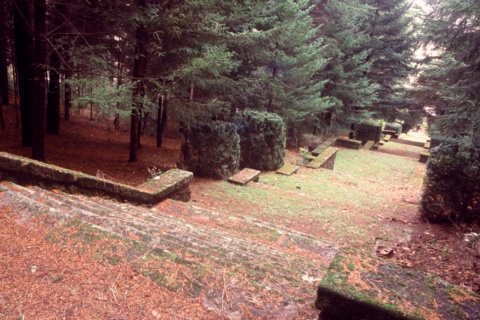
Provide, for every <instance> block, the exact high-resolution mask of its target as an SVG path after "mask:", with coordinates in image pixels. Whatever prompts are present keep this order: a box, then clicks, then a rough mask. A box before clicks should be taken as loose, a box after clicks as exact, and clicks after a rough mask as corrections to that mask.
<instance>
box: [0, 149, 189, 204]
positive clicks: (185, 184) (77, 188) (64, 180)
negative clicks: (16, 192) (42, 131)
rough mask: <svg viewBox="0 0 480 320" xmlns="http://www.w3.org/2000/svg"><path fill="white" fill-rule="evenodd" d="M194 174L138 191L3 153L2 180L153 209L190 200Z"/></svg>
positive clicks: (170, 175)
mask: <svg viewBox="0 0 480 320" xmlns="http://www.w3.org/2000/svg"><path fill="white" fill-rule="evenodd" d="M192 178H193V174H192V173H191V172H188V171H183V170H178V169H172V170H169V171H167V172H165V173H163V174H161V175H160V176H158V177H157V178H155V179H152V180H149V181H147V182H145V183H143V184H141V185H140V186H138V187H132V186H128V185H125V184H121V183H117V182H113V181H110V180H106V179H102V178H98V177H95V176H91V175H88V174H84V173H81V172H78V171H74V170H69V169H65V168H61V167H58V166H54V165H51V164H48V163H44V162H40V161H35V160H32V159H29V158H24V157H20V156H16V155H12V154H9V153H6V152H0V180H10V181H14V182H15V183H18V184H22V185H38V186H41V187H43V188H46V189H61V190H64V191H66V192H71V193H82V194H88V195H100V196H107V197H111V198H114V199H117V200H120V201H129V202H132V203H137V204H148V205H153V204H156V203H158V202H160V201H162V200H164V199H167V198H175V199H178V200H182V201H188V200H189V199H190V182H191V180H192Z"/></svg>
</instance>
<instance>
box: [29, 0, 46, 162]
mask: <svg viewBox="0 0 480 320" xmlns="http://www.w3.org/2000/svg"><path fill="white" fill-rule="evenodd" d="M45 1H46V0H35V1H34V13H35V14H34V26H35V37H34V42H35V55H34V56H35V65H34V69H35V71H34V75H35V78H34V91H33V94H34V96H35V98H34V104H33V140H32V158H33V159H35V160H39V161H45V91H46V90H45V75H46V72H45V67H44V65H45V48H44V46H45V18H46V3H45Z"/></svg>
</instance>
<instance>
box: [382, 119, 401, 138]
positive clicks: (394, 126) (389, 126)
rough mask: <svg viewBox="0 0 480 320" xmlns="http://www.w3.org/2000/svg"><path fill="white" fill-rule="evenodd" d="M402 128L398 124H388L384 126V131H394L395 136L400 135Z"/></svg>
mask: <svg viewBox="0 0 480 320" xmlns="http://www.w3.org/2000/svg"><path fill="white" fill-rule="evenodd" d="M402 128H403V126H402V125H401V124H400V123H398V122H390V123H386V124H385V128H384V130H390V131H395V132H396V134H397V136H399V135H400V134H401V133H402Z"/></svg>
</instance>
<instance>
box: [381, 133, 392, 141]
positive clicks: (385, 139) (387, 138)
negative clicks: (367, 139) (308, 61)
mask: <svg viewBox="0 0 480 320" xmlns="http://www.w3.org/2000/svg"><path fill="white" fill-rule="evenodd" d="M391 138H392V135H390V134H387V135H386V136H385V138H383V141H385V142H388V141H390V139H391Z"/></svg>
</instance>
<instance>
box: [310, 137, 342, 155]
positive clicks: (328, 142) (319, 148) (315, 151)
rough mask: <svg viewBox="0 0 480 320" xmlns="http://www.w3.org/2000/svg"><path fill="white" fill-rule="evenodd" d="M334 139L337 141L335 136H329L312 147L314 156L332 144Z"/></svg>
mask: <svg viewBox="0 0 480 320" xmlns="http://www.w3.org/2000/svg"><path fill="white" fill-rule="evenodd" d="M336 141H337V137H336V136H331V137H330V138H328V139H326V140H324V141H323V142H322V143H321V144H320V145H319V146H317V147H316V148H315V149H313V151H312V155H314V156H318V155H320V154H321V153H322V152H323V151H325V149H327V148H328V147H330V146H332V145H334V144H335V142H336Z"/></svg>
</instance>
